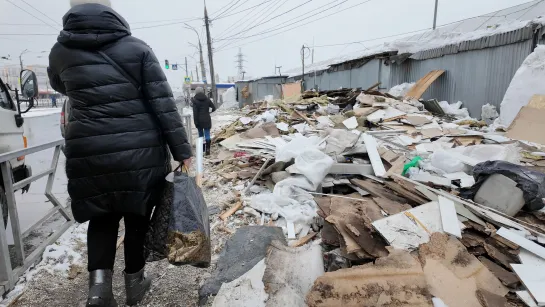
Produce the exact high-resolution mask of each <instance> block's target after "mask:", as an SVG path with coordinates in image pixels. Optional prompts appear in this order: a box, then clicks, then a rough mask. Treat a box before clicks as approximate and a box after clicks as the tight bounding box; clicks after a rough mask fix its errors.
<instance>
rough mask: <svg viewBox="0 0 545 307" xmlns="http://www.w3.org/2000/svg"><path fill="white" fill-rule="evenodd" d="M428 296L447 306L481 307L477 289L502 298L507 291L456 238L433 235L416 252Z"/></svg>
mask: <svg viewBox="0 0 545 307" xmlns="http://www.w3.org/2000/svg"><path fill="white" fill-rule="evenodd" d="M418 254H419V258H420V261H421V263H423V270H424V274H425V275H426V280H427V282H428V284H429V285H430V292H431V294H432V295H433V296H435V297H440V298H441V299H442V300H443V301H444V302H445V304H447V305H448V306H464V307H480V306H481V304H480V303H479V300H478V299H477V297H476V295H475V294H476V291H477V290H478V289H482V290H486V291H488V292H490V293H493V294H495V295H499V296H501V297H503V296H505V295H506V294H507V293H508V292H509V290H508V289H507V288H506V287H505V286H504V285H503V284H502V283H501V282H500V281H499V280H498V279H497V278H496V277H495V276H494V275H493V274H492V273H491V272H490V271H489V270H488V269H487V268H486V267H485V266H484V265H483V264H482V263H481V262H480V261H479V260H477V258H475V256H473V255H471V254H470V253H468V251H467V250H466V248H465V246H464V245H462V244H461V243H460V242H459V241H458V240H457V239H456V238H454V237H449V236H448V235H446V234H442V233H434V234H433V235H432V236H431V238H430V242H429V243H426V244H422V245H421V246H420V248H419V250H418Z"/></svg>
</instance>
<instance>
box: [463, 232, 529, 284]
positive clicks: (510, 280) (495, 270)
mask: <svg viewBox="0 0 545 307" xmlns="http://www.w3.org/2000/svg"><path fill="white" fill-rule="evenodd" d="M464 237H465V235H464ZM479 261H481V263H482V264H483V265H484V266H485V267H486V268H487V269H488V270H489V271H490V272H492V274H494V276H496V277H497V278H498V279H499V280H500V281H501V283H502V284H504V285H505V286H507V287H510V288H515V287H516V286H517V284H518V283H519V279H518V278H517V275H515V273H512V272H509V271H507V270H506V269H504V268H502V267H501V266H499V265H497V264H496V263H495V262H493V261H491V260H490V259H488V258H486V257H479Z"/></svg>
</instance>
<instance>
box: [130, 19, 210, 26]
mask: <svg viewBox="0 0 545 307" xmlns="http://www.w3.org/2000/svg"><path fill="white" fill-rule="evenodd" d="M196 20H202V18H183V19H181V18H176V19H163V20H148V21H135V22H130V24H133V25H136V24H145V23H159V22H171V21H180V22H191V21H196Z"/></svg>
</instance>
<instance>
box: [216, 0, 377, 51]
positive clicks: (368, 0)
mask: <svg viewBox="0 0 545 307" xmlns="http://www.w3.org/2000/svg"><path fill="white" fill-rule="evenodd" d="M370 1H373V0H367V1H364V2H361V3H358V4H355V5H352V6H350V7H348V8H345V9H343V10H340V11H337V12H334V13H331V14H329V15H326V16H322V17H320V18H317V19H314V20H311V21H309V22H307V23H304V24H302V25H298V26H296V27H292V28H290V29H287V30H285V31H281V32H278V33H275V34H272V35H269V36H265V37H262V38H260V39H256V40H253V41H250V42H247V43H244V44H242V45H239V46H244V45H247V44H251V43H255V42H258V41H261V40H264V39H266V38H269V37H273V36H276V35H278V34H282V33H285V32H288V31H291V30H293V29H297V28H300V27H302V26H305V25H307V24H310V23H313V22H315V21H318V20H321V19H324V18H328V17H331V16H333V15H336V14H339V13H342V12H344V11H347V10H349V9H352V8H354V7H357V6H360V5H363V4H365V3H367V2H370ZM282 28H284V27H282ZM279 29H280V28H279ZM277 30H278V29H277ZM223 48H225V46H224V47H223ZM229 49H231V48H229ZM223 50H226V49H220V50H218V51H217V52H219V51H223Z"/></svg>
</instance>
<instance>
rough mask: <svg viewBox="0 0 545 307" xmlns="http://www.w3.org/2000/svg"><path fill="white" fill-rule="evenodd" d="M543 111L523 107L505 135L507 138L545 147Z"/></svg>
mask: <svg viewBox="0 0 545 307" xmlns="http://www.w3.org/2000/svg"><path fill="white" fill-rule="evenodd" d="M544 118H545V109H534V108H531V107H528V106H526V107H523V108H522V109H520V112H519V114H518V115H517V117H516V118H515V120H514V121H513V122H512V123H511V126H510V127H509V129H508V130H507V134H506V135H505V136H506V137H508V138H512V139H516V140H523V141H529V142H534V143H538V144H543V145H545V134H544V133H543V131H545V120H543V119H544Z"/></svg>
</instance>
